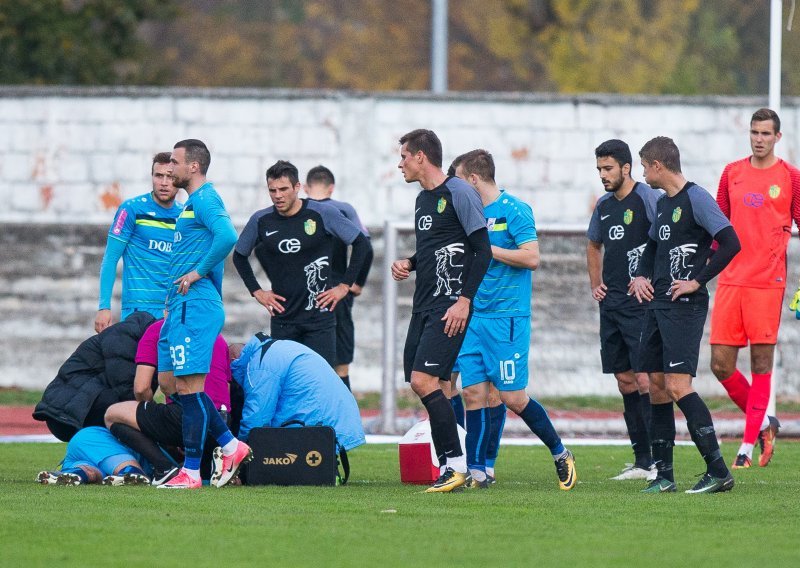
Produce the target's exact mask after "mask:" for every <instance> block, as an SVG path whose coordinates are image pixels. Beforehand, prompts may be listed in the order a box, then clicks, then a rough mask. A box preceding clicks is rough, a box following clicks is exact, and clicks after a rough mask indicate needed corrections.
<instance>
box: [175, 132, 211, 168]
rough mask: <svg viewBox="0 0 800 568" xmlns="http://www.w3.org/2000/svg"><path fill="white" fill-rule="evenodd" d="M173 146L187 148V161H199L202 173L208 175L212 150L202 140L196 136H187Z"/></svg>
mask: <svg viewBox="0 0 800 568" xmlns="http://www.w3.org/2000/svg"><path fill="white" fill-rule="evenodd" d="M173 148H175V149H177V148H185V149H186V161H187V162H197V163H198V164H199V165H200V173H201V174H203V175H206V173H207V172H208V166H210V165H211V152H209V151H208V147H206V145H205V144H203V142H202V141H200V140H197V139H196V138H187V139H186V140H181V141H180V142H177V143H176V144H175V146H173Z"/></svg>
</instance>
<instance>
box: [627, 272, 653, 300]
mask: <svg viewBox="0 0 800 568" xmlns="http://www.w3.org/2000/svg"><path fill="white" fill-rule="evenodd" d="M628 290H629V291H630V292H631V293H633V295H634V296H636V299H637V300H639V303H640V304H641V303H642V302H649V301H650V300H652V299H653V285H652V284H651V283H650V281H649V280H648V279H647V278H645V277H644V276H637V277H636V278H634V279H633V281H632V282H631V283H630V285H629V286H628Z"/></svg>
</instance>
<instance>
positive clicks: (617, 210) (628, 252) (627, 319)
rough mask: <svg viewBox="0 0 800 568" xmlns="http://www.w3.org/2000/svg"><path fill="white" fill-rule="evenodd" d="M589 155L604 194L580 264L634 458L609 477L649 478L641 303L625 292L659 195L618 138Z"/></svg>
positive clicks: (651, 468) (606, 368) (604, 361)
mask: <svg viewBox="0 0 800 568" xmlns="http://www.w3.org/2000/svg"><path fill="white" fill-rule="evenodd" d="M594 153H595V157H596V158H597V171H598V172H599V174H600V180H601V181H602V182H603V187H604V188H605V190H606V192H607V193H606V194H605V195H603V196H602V197H601V198H600V199H598V200H597V205H595V208H594V212H593V213H592V219H591V221H590V222H589V229H588V231H587V232H586V236H587V237H588V239H589V242H588V244H587V246H586V265H587V268H588V270H589V282H590V286H591V290H592V298H594V299H595V300H596V301H597V302H598V304H599V305H600V356H601V362H602V365H603V372H604V373H613V374H614V377H615V378H616V379H617V387H618V388H619V392H620V394H621V395H622V402H623V405H624V409H625V410H624V412H623V417H624V418H625V425H626V426H627V428H628V436H629V438H630V440H631V446H632V447H633V453H634V462H633V463H632V464H627V466H626V467H625V469H623V470H622V472H621V473H620V474H619V475H617V476H616V477H612V479H614V480H618V481H619V480H626V479H647V480H650V481H652V480H653V479H655V477H656V468H655V467H654V466H653V458H652V456H651V453H650V435H649V433H648V429H649V428H650V393H649V380H648V376H647V373H640V372H639V359H638V354H639V339H640V336H641V334H642V324H643V323H644V317H645V308H646V305H643V304H640V303H639V302H638V301H637V300H636V298H634V297H633V296H632V295H631V294H629V293H628V286H629V284H630V282H631V280H633V278H634V277H635V276H636V269H637V268H638V267H639V258H640V257H641V255H642V251H643V250H644V247H645V244H646V243H647V232H648V231H649V230H650V225H652V223H653V221H654V220H655V217H656V200H657V199H658V197H659V195H660V193H659V192H658V191H657V190H655V189H653V188H651V187H650V186H649V185H647V184H644V183H640V182H637V181H635V180H634V179H633V178H632V177H631V167H632V165H633V158H632V157H631V150H630V148H629V147H628V145H627V144H626V143H625V142H623V141H622V140H606V141H605V142H603V143H602V144H600V145H599V146H598V147H597V148H596V149H595V152H594ZM662 380H663V378H662Z"/></svg>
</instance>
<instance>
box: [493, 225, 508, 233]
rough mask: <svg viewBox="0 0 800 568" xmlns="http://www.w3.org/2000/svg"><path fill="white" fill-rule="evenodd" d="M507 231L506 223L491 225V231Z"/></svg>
mask: <svg viewBox="0 0 800 568" xmlns="http://www.w3.org/2000/svg"><path fill="white" fill-rule="evenodd" d="M506 229H508V224H507V223H496V224H494V225H492V231H505V230H506Z"/></svg>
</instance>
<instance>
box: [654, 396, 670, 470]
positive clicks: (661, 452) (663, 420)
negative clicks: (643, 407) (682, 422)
mask: <svg viewBox="0 0 800 568" xmlns="http://www.w3.org/2000/svg"><path fill="white" fill-rule="evenodd" d="M652 418H653V440H652V443H653V460H654V461H655V464H656V467H657V468H658V476H659V477H663V478H664V479H667V480H669V481H672V482H674V481H675V474H674V473H673V471H672V449H673V447H674V446H675V410H674V408H673V406H672V403H671V402H668V403H666V404H654V405H652Z"/></svg>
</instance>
